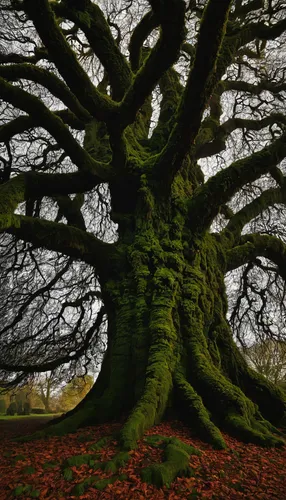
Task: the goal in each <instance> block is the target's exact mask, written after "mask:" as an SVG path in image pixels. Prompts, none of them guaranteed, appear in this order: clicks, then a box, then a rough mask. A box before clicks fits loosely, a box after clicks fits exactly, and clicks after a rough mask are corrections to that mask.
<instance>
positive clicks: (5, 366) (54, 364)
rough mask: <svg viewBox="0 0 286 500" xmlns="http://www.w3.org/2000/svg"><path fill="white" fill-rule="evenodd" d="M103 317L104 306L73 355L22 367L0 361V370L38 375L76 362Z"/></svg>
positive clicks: (21, 365) (97, 329)
mask: <svg viewBox="0 0 286 500" xmlns="http://www.w3.org/2000/svg"><path fill="white" fill-rule="evenodd" d="M104 315H105V308H104V306H102V307H101V309H100V311H99V312H98V315H97V318H96V320H95V322H94V323H93V325H92V326H91V327H90V328H89V329H88V330H87V332H86V336H85V339H84V342H83V345H82V346H81V347H80V348H79V349H78V350H77V351H76V352H75V353H74V354H66V355H65V356H61V357H59V358H57V359H55V360H53V361H47V362H43V363H40V364H33V365H32V364H30V365H25V364H24V365H23V364H20V363H19V364H18V363H17V364H16V363H15V364H12V363H6V362H2V361H1V359H0V370H5V371H7V372H20V371H21V372H23V374H27V373H35V372H37V373H40V372H47V371H51V370H55V369H56V368H58V366H61V365H63V364H65V363H69V362H71V361H76V360H77V359H79V358H80V357H81V356H82V355H83V354H84V353H85V351H86V350H87V349H88V347H89V345H90V342H91V340H92V337H93V335H94V334H95V333H96V332H98V331H99V328H100V326H101V324H102V321H103V318H104Z"/></svg>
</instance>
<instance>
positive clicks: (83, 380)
mask: <svg viewBox="0 0 286 500" xmlns="http://www.w3.org/2000/svg"><path fill="white" fill-rule="evenodd" d="M93 382H94V380H93V377H92V376H91V375H85V376H83V377H74V378H73V379H72V380H71V381H70V382H69V383H68V384H66V385H65V386H64V387H62V389H61V391H60V393H59V395H58V398H57V405H58V406H59V408H61V410H62V411H69V410H72V409H73V408H75V406H76V405H78V404H79V403H80V401H82V399H83V398H84V397H85V396H86V395H87V394H88V392H89V391H90V389H91V388H92V386H93Z"/></svg>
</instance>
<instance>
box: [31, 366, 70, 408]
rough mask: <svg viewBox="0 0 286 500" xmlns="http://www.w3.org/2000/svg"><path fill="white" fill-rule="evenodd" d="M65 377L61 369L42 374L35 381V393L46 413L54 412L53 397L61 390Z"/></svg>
mask: <svg viewBox="0 0 286 500" xmlns="http://www.w3.org/2000/svg"><path fill="white" fill-rule="evenodd" d="M63 377H64V375H63V371H62V370H60V369H59V370H54V371H51V372H46V373H41V374H39V375H38V376H37V378H36V379H35V380H34V392H35V393H36V395H37V396H38V398H39V400H40V402H41V404H42V405H43V406H44V408H45V412H46V413H51V412H52V410H53V403H54V402H53V396H55V393H56V392H57V391H59V390H60V385H61V384H62V383H63Z"/></svg>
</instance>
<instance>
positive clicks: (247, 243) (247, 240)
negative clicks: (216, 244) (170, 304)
mask: <svg viewBox="0 0 286 500" xmlns="http://www.w3.org/2000/svg"><path fill="white" fill-rule="evenodd" d="M256 257H266V258H267V259H269V260H271V261H272V262H274V263H275V264H276V265H277V267H278V269H277V271H278V272H279V274H280V276H281V277H282V278H283V279H284V280H286V245H285V243H283V241H281V240H279V239H278V238H276V236H269V235H265V234H263V235H262V234H247V235H245V236H242V237H241V238H240V244H239V245H238V246H236V247H234V248H232V249H231V250H229V251H228V252H227V271H232V270H233V269H236V268H237V267H240V266H242V265H244V264H247V262H249V261H252V260H254V259H255V258H256Z"/></svg>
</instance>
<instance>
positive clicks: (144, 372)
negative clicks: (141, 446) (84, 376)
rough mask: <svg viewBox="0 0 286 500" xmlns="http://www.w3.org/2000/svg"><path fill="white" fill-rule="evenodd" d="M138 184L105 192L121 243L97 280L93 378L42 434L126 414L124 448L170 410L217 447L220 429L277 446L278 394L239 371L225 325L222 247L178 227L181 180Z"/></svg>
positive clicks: (221, 241)
mask: <svg viewBox="0 0 286 500" xmlns="http://www.w3.org/2000/svg"><path fill="white" fill-rule="evenodd" d="M142 177H143V179H141V186H140V187H139V188H138V189H137V194H136V196H132V194H130V195H129V199H128V200H126V199H124V197H123V196H120V197H119V196H116V194H118V193H116V190H118V189H122V186H114V187H113V193H112V194H113V200H114V199H117V200H118V202H117V206H116V210H117V212H116V213H115V212H113V217H114V218H115V219H116V220H117V221H118V222H119V235H120V237H119V240H118V242H117V244H116V252H115V253H114V254H113V256H112V258H111V261H110V264H109V267H108V271H107V272H106V273H105V274H104V279H103V280H102V282H101V287H102V296H103V301H104V304H105V308H106V311H107V314H108V321H109V324H108V349H107V352H106V354H105V358H104V361H103V365H102V370H101V373H100V375H99V377H98V379H97V381H96V382H95V385H94V388H93V389H92V391H91V392H90V393H89V395H88V396H87V397H86V399H85V400H84V401H83V402H82V403H81V404H80V405H79V406H78V408H77V409H75V410H74V411H72V412H70V413H68V414H67V415H66V417H65V419H64V420H63V421H61V422H59V423H58V424H56V425H55V426H54V427H52V428H51V429H50V431H51V433H62V432H68V431H71V430H75V429H76V428H78V427H79V426H82V425H90V424H94V423H100V422H106V421H110V420H113V419H121V418H122V417H125V419H126V421H125V423H124V425H123V427H122V430H121V437H120V439H121V444H122V447H123V448H124V449H127V450H128V449H132V448H134V447H135V446H136V441H137V440H138V439H140V438H141V437H142V435H143V433H144V431H145V430H146V429H148V428H150V427H151V426H152V425H154V424H156V423H158V422H160V421H161V420H162V419H163V418H164V417H165V416H166V415H168V413H170V412H172V413H174V412H175V414H176V415H177V416H178V417H179V418H181V419H183V420H185V421H187V422H190V423H191V426H192V429H194V430H196V431H197V432H198V434H199V435H200V436H201V437H202V438H203V439H205V440H207V441H209V442H210V443H212V444H213V445H214V446H216V447H217V448H224V447H225V442H224V439H223V436H222V434H221V430H226V431H228V432H230V433H231V434H233V435H235V436H237V437H239V438H240V439H243V440H247V441H252V442H255V443H257V444H260V445H271V446H272V445H278V444H281V442H282V441H281V440H280V438H279V437H278V436H277V435H276V436H275V434H279V431H277V429H276V428H275V427H274V426H280V425H281V423H282V422H281V421H282V419H283V416H284V414H285V400H284V398H283V394H282V391H280V390H279V389H278V388H276V387H275V386H274V385H273V384H271V383H270V382H269V381H267V380H266V379H264V378H263V377H262V376H260V375H258V374H257V373H256V372H254V371H253V370H251V369H250V368H249V367H248V366H247V364H246V362H245V360H244V359H243V357H242V355H241V353H240V351H239V350H238V348H237V346H236V345H235V343H234V341H233V339H232V335H231V331H230V328H229V326H228V323H227V320H226V312H227V299H226V294H225V285H224V274H225V272H226V269H227V258H226V254H227V250H228V247H229V245H230V243H229V240H228V239H227V238H226V237H224V236H219V235H217V234H210V233H203V234H199V233H197V234H194V233H193V232H191V231H188V230H186V218H187V217H188V211H187V210H186V206H185V205H184V203H182V200H183V198H184V195H185V194H186V190H189V189H190V188H191V184H190V183H188V182H187V181H185V182H183V176H182V174H179V175H178V176H177V180H176V182H175V183H174V186H173V188H172V189H171V191H170V192H169V193H164V194H162V192H161V194H160V195H159V189H160V186H159V185H158V184H157V185H156V183H152V182H151V181H147V180H146V177H145V176H142ZM161 191H162V190H161ZM155 200H156V201H155ZM132 203H134V206H133V207H131V205H132ZM114 208H115V206H114ZM132 208H133V209H132Z"/></svg>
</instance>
